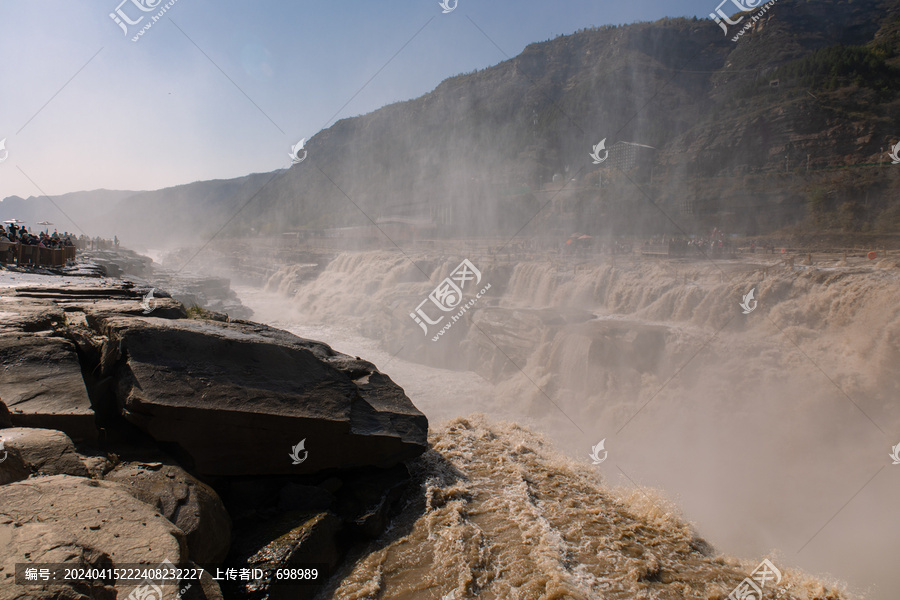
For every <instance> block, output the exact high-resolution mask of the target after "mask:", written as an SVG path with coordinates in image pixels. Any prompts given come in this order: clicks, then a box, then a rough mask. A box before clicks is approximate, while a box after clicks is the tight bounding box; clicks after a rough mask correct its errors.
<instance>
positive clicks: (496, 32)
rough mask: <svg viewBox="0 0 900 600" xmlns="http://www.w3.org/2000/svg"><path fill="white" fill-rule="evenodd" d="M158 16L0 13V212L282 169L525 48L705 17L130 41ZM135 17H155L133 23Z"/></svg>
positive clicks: (209, 32) (480, 21)
mask: <svg viewBox="0 0 900 600" xmlns="http://www.w3.org/2000/svg"><path fill="white" fill-rule="evenodd" d="M169 1H171V0H125V2H124V4H121V5H120V2H122V0H90V1H80V2H71V1H65V0H43V1H42V2H33V1H30V0H0V56H2V57H3V58H2V60H0V82H2V84H0V85H2V88H0V89H2V93H0V140H2V139H3V138H6V150H7V151H8V152H9V155H8V157H7V159H6V160H5V161H4V162H2V163H0V198H4V197H7V196H10V195H13V194H15V195H20V196H23V197H24V196H30V195H40V194H41V193H42V192H43V193H46V194H49V195H51V196H52V195H57V194H62V193H65V192H69V191H78V190H90V189H99V188H105V189H134V190H144V189H158V188H162V187H167V186H171V185H177V184H180V183H188V182H191V181H197V180H203V179H224V178H230V177H237V176H240V175H245V174H247V173H253V172H263V171H271V170H274V169H278V168H281V167H286V166H288V165H289V164H290V159H289V157H288V153H289V151H290V147H291V145H293V144H294V143H296V142H297V141H298V140H299V139H300V138H303V137H306V138H310V137H312V136H313V135H315V133H316V132H318V131H320V130H321V129H323V128H325V127H328V126H330V125H331V124H333V123H334V121H335V120H337V119H340V118H344V117H350V116H354V115H359V114H364V113H367V112H370V111H372V110H375V109H377V108H379V107H381V106H384V105H386V104H390V103H392V102H396V101H399V100H407V99H410V98H415V97H418V96H420V95H422V94H424V93H427V92H429V91H431V90H433V89H434V88H435V87H436V86H437V85H438V83H440V82H441V81H442V80H443V79H446V78H447V77H450V76H453V75H456V74H459V73H464V72H468V71H472V70H474V69H481V68H484V67H487V66H490V65H494V64H497V63H498V62H501V61H503V60H505V59H506V56H504V53H505V54H506V55H508V56H509V57H513V56H515V55H516V54H518V53H519V52H521V51H522V49H523V48H524V47H525V46H526V45H527V44H529V43H532V42H538V41H544V40H547V39H550V38H553V37H555V36H556V35H559V34H566V33H571V32H573V31H576V30H578V29H581V28H584V27H591V26H599V25H605V24H610V23H614V24H623V23H632V22H636V21H652V20H656V19H658V18H661V17H664V16H695V15H696V16H700V17H704V18H705V17H706V16H707V15H708V14H709V13H710V12H711V11H712V10H713V9H714V8H715V5H716V4H717V2H711V1H710V0H690V1H685V2H680V3H677V4H676V3H672V2H663V1H657V0H652V1H638V2H611V1H609V0H605V1H600V0H593V1H586V0H585V1H582V0H573V1H566V2H550V1H543V2H538V1H535V0H523V1H519V2H512V1H495V2H483V1H481V2H480V1H476V0H459V1H458V5H457V7H456V9H455V10H453V11H452V12H450V13H448V14H443V13H442V11H441V7H440V6H439V5H438V0H401V1H395V2H387V1H386V0H383V1H376V0H290V1H279V2H275V1H268V2H267V1H261V2H260V1H257V2H252V3H251V2H237V1H234V0H224V1H222V0H218V1H212V0H176V1H175V2H174V5H173V6H171V7H170V8H169V9H168V10H167V11H166V12H165V14H164V15H163V16H162V18H161V19H159V21H157V22H155V23H154V24H153V25H152V27H151V28H149V29H148V30H147V31H146V32H145V33H144V35H143V36H142V37H140V38H139V40H138V41H137V42H133V41H131V40H132V37H133V35H134V34H136V33H137V31H138V30H139V29H140V28H141V27H142V26H144V25H146V24H147V23H148V22H149V21H150V17H151V15H155V14H157V12H159V10H162V7H163V6H165V5H166V3H167V2H169ZM142 2H143V3H144V5H145V6H147V5H149V6H150V7H155V8H154V9H153V10H152V11H150V12H143V11H141V10H140V9H139V8H138V7H137V6H136V4H140V3H142ZM157 4H158V6H157ZM451 6H452V4H451ZM117 7H120V8H121V11H122V13H123V14H124V15H126V16H127V17H128V18H129V19H131V20H133V21H134V20H137V19H138V18H139V17H140V16H142V15H143V16H144V18H143V20H142V21H141V22H140V23H139V24H137V25H133V26H129V34H128V35H126V34H125V33H124V32H123V31H122V29H120V28H119V26H118V25H117V24H116V23H115V22H114V21H113V19H112V18H110V16H109V15H110V13H113V12H114V11H115V10H116V8H117ZM473 23H474V24H477V26H478V27H480V28H481V29H482V30H483V31H484V34H482V33H481V32H480V31H479V30H478V28H476V26H475V25H474V24H473ZM710 26H711V27H715V25H714V24H712V23H710ZM485 34H486V35H487V36H488V37H489V38H490V39H487V38H486V37H485ZM495 44H496V45H495ZM498 46H499V48H500V49H498ZM401 48H402V49H401ZM501 49H502V52H501ZM398 51H399V52H398ZM395 54H396V56H394V55H395ZM392 57H394V58H393V60H392ZM379 70H380V72H379ZM373 76H374V77H373ZM370 80H371V81H370ZM366 82H369V83H368V85H365V84H366ZM364 85H365V87H363V86H364ZM361 88H362V89H361ZM355 94H356V96H355V97H354V95H355ZM351 98H353V100H352V101H350V100H351ZM348 101H350V102H349V104H347V105H346V106H345V107H344V104H345V103H347V102H348ZM341 107H343V109H341ZM339 109H341V110H340V113H339V114H337V116H334V115H335V113H337V112H338V111H339ZM3 156H4V153H3V152H2V151H0V158H2V157H3Z"/></svg>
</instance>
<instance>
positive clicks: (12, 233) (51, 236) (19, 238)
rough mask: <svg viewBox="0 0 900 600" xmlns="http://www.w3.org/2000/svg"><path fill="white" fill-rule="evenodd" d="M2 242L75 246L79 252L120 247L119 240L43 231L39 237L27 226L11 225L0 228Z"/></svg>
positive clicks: (49, 246) (48, 246)
mask: <svg viewBox="0 0 900 600" xmlns="http://www.w3.org/2000/svg"><path fill="white" fill-rule="evenodd" d="M0 242H8V243H13V244H16V243H20V244H22V245H25V246H40V247H41V248H64V247H66V246H75V247H76V248H78V249H79V250H109V249H113V248H118V247H119V238H118V237H115V238H113V239H112V240H106V239H103V238H101V237H93V238H92V237H88V236H86V235H83V234H82V235H80V236H77V235H75V234H74V233H69V232H68V231H64V232H62V233H59V232H58V231H57V230H55V229H54V230H53V233H50V232H49V230H47V231H41V232H39V233H38V234H37V235H35V234H34V233H31V232H29V231H28V228H27V227H25V226H21V227H20V226H18V225H16V224H15V223H10V224H8V225H7V226H6V228H5V229H4V228H2V227H0Z"/></svg>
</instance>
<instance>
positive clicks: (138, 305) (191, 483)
mask: <svg viewBox="0 0 900 600" xmlns="http://www.w3.org/2000/svg"><path fill="white" fill-rule="evenodd" d="M7 277H8V276H7ZM39 279H40V277H32V278H31V280H32V281H38V280H39ZM76 279H77V278H68V279H66V280H62V279H61V278H53V277H45V278H44V281H43V282H40V281H38V283H31V284H29V285H27V286H20V287H6V288H2V289H0V358H2V363H3V369H2V370H0V398H2V402H0V442H3V444H4V446H5V448H4V449H3V456H4V457H6V458H5V459H4V460H2V461H0V541H2V542H3V543H2V544H0V546H2V548H3V549H2V551H0V598H2V599H3V600H6V599H7V598H9V599H12V598H16V599H17V600H23V599H25V598H57V597H62V596H60V594H62V595H63V596H64V597H66V598H70V597H71V598H87V597H96V598H113V597H116V596H115V594H116V593H117V592H118V594H119V596H118V597H124V595H127V594H128V593H130V592H131V591H132V590H133V589H135V588H136V587H139V586H138V585H137V584H138V583H140V582H134V581H131V582H123V581H119V582H115V581H99V582H95V585H94V586H93V587H92V586H91V585H89V584H88V583H87V582H80V583H78V582H73V583H71V584H68V583H63V582H58V583H54V584H52V585H51V584H46V585H43V584H41V585H37V584H35V585H29V584H28V583H27V582H23V581H21V580H15V578H14V577H13V575H14V573H15V572H16V565H17V564H20V565H21V564H22V563H29V564H31V563H36V562H41V563H62V564H65V565H66V566H68V567H71V568H76V567H82V568H89V567H95V568H102V567H104V566H107V567H110V566H120V565H123V564H131V563H143V564H146V566H149V567H155V566H157V565H158V564H160V563H162V562H163V561H166V560H168V561H171V562H172V563H173V564H176V565H182V566H184V565H194V564H202V565H204V566H209V565H217V564H222V562H223V561H226V559H227V561H228V564H229V566H237V567H241V566H253V567H263V566H272V565H281V566H284V565H295V566H296V565H297V564H298V563H304V562H306V563H309V562H311V561H315V562H316V563H318V564H319V566H320V568H322V569H323V573H324V570H326V569H331V568H334V567H335V566H336V565H337V563H338V561H339V560H340V559H341V557H342V555H343V553H344V552H345V551H346V548H347V545H348V544H350V543H352V542H353V541H354V540H356V539H359V538H361V537H362V538H367V537H369V536H374V535H378V534H379V533H380V532H381V531H382V530H383V528H384V527H385V526H386V524H387V520H388V519H387V515H388V514H389V512H390V510H391V509H392V506H393V505H394V503H395V501H396V500H397V498H398V497H399V495H400V493H402V491H403V489H404V488H405V485H406V482H407V481H408V479H409V477H408V473H407V471H406V468H405V466H404V464H403V463H404V461H407V460H409V459H412V458H414V457H416V456H418V455H419V454H421V453H422V452H423V451H424V450H425V449H426V446H427V439H426V436H427V432H428V421H427V419H426V418H425V416H424V415H423V414H422V413H421V412H419V411H418V410H417V409H416V408H415V407H414V406H413V404H412V402H410V400H409V398H407V397H406V395H405V394H404V393H403V390H402V389H401V388H400V387H399V386H397V385H396V384H395V383H394V382H393V381H391V379H390V377H388V376H387V375H385V374H383V373H381V372H380V371H379V370H378V369H377V368H376V367H375V366H374V365H373V364H371V363H369V362H366V361H364V360H362V359H359V358H353V357H350V356H346V355H343V354H341V353H339V352H335V351H334V350H333V349H331V348H330V347H329V346H327V345H326V344H323V343H320V342H315V341H312V340H306V339H301V338H297V337H296V336H293V335H291V334H288V333H286V332H284V331H279V330H276V329H272V328H269V327H266V326H264V325H259V324H256V323H250V322H246V321H237V322H229V321H228V320H227V317H224V316H222V317H217V319H218V320H212V319H203V318H188V317H187V311H186V310H185V308H184V306H183V305H181V304H180V303H178V302H177V301H175V300H173V299H172V298H167V297H156V298H153V299H152V300H150V301H148V300H147V299H145V298H144V297H143V296H142V295H141V294H140V293H138V292H137V291H136V290H135V288H134V287H133V286H132V285H131V284H127V283H123V282H121V281H117V280H109V279H100V280H96V279H90V280H87V281H89V283H84V282H78V281H75V280H76ZM73 442H74V444H73ZM76 449H77V451H76ZM94 507H97V510H96V511H95V510H94ZM72 515H74V516H72ZM182 583H185V582H182ZM190 587H191V588H192V590H193V591H191V592H190V593H191V594H194V597H196V598H217V597H221V596H220V591H219V587H218V585H217V583H216V582H215V581H212V580H209V578H207V579H206V580H204V581H203V582H193V584H192V586H190ZM280 589H281V588H280ZM286 589H287V590H288V591H287V593H290V594H293V596H292V597H306V596H304V594H308V593H311V592H312V591H314V590H315V589H316V588H315V587H309V586H304V587H303V589H294V590H293V591H291V590H290V589H289V588H283V589H281V591H280V592H279V593H286V592H285V590H286ZM173 590H174V591H173ZM178 591H179V590H178V589H174V588H171V587H170V588H167V591H166V592H165V593H166V594H167V595H166V596H165V597H166V598H174V597H175V596H174V594H175V593H176V592H178ZM229 593H231V594H232V595H233V596H234V597H260V598H262V597H266V595H267V594H269V591H268V584H267V583H265V582H256V583H255V584H254V586H249V584H248V586H244V587H241V586H236V587H235V589H233V590H231V592H229ZM79 594H80V595H79ZM185 597H190V596H185Z"/></svg>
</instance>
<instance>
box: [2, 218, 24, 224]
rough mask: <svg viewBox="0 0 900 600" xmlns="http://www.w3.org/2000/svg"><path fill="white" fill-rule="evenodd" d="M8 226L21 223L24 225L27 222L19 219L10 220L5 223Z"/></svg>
mask: <svg viewBox="0 0 900 600" xmlns="http://www.w3.org/2000/svg"><path fill="white" fill-rule="evenodd" d="M3 222H4V223H6V224H7V225H18V224H19V223H24V222H25V221H20V220H18V219H10V220H8V221H3Z"/></svg>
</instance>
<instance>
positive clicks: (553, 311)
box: [0, 0, 900, 600]
mask: <svg viewBox="0 0 900 600" xmlns="http://www.w3.org/2000/svg"><path fill="white" fill-rule="evenodd" d="M703 7H706V5H705V4H704V5H703ZM460 8H463V2H461V3H460ZM714 8H715V7H714V6H713V5H710V6H709V7H706V8H702V9H700V10H699V11H687V12H697V14H700V16H701V17H703V18H697V17H696V16H688V17H682V16H679V15H675V14H673V15H672V16H671V18H668V17H667V18H663V19H660V20H658V21H654V22H647V21H646V19H643V20H640V22H635V23H633V24H630V25H621V24H604V25H596V24H595V22H590V23H588V22H584V23H581V25H580V26H579V27H570V28H569V31H570V33H567V34H566V35H561V36H550V37H551V38H552V39H547V40H546V41H540V40H536V39H535V40H532V41H533V43H527V44H523V45H522V48H521V52H518V53H517V54H516V55H515V56H505V57H503V56H498V55H497V54H496V53H495V54H493V55H492V57H491V59H490V60H488V59H484V60H482V61H480V62H476V63H475V64H474V65H471V66H473V68H472V69H471V70H467V71H466V72H463V73H459V74H454V75H452V76H449V77H447V78H445V79H443V81H441V82H440V83H439V84H437V85H436V87H433V88H431V89H430V91H427V92H424V93H422V90H421V89H420V88H422V86H423V85H424V83H421V81H418V80H417V82H416V83H417V85H418V87H415V88H414V89H415V93H413V92H412V91H410V92H409V93H408V94H407V95H406V96H404V97H403V99H402V101H398V102H393V101H392V100H390V101H389V100H386V99H385V98H386V97H387V96H386V95H385V94H386V93H387V92H385V90H383V89H382V90H380V91H379V94H373V96H374V97H377V98H378V100H377V101H376V100H372V101H371V102H370V104H368V105H366V106H365V107H364V110H363V109H362V108H360V107H356V108H357V110H358V111H359V113H360V114H359V116H352V117H347V116H345V115H344V114H341V113H340V111H339V113H338V115H339V116H337V118H336V119H335V120H332V121H327V120H326V121H325V122H326V126H325V127H323V128H321V129H317V130H315V131H314V132H311V135H309V139H308V140H307V141H306V143H305V146H304V154H303V158H302V159H301V158H300V156H296V155H295V156H292V157H287V156H284V157H280V158H281V159H282V162H283V163H287V160H286V159H287V158H292V159H293V161H292V164H291V165H290V166H286V165H285V164H280V163H277V161H275V160H273V161H272V162H271V165H272V168H271V169H270V170H262V169H260V168H258V167H257V164H258V163H254V162H252V161H250V160H249V159H248V161H247V164H253V165H254V166H253V168H252V170H254V171H257V172H253V173H249V172H247V171H249V170H251V169H247V170H245V171H242V172H241V173H242V174H240V175H234V173H229V175H228V176H227V178H222V179H209V178H206V179H204V180H198V181H192V182H187V183H182V184H177V185H175V184H172V182H169V181H167V182H166V187H160V188H159V189H154V190H149V191H148V190H139V189H135V190H129V191H124V190H119V191H110V190H105V189H100V186H102V185H103V182H102V181H101V182H99V183H98V189H97V190H95V191H82V192H75V191H73V192H71V193H68V194H61V195H57V196H47V195H46V194H39V193H35V194H34V195H33V196H30V197H28V198H24V197H19V196H8V197H7V198H6V199H5V200H3V201H2V202H0V216H2V217H3V218H4V219H7V218H22V219H24V220H27V221H28V222H29V223H37V221H38V219H46V218H50V219H51V220H52V221H53V223H55V225H52V226H50V228H51V229H53V228H57V229H59V230H60V231H62V230H63V229H65V230H68V231H72V232H74V233H76V234H87V235H89V236H101V237H107V238H110V237H113V236H117V237H118V238H119V239H121V240H122V243H123V245H125V246H127V247H128V248H131V249H134V250H136V251H138V252H141V253H144V254H147V255H149V256H151V257H153V259H154V260H155V261H156V263H157V264H158V265H159V266H161V267H163V268H165V269H168V270H170V271H174V272H177V273H183V274H194V275H196V276H208V275H216V276H222V277H227V278H228V279H229V280H230V282H231V285H232V287H233V288H234V290H235V291H236V292H237V294H238V296H239V297H240V299H241V301H242V302H243V304H244V305H246V306H247V307H249V308H251V309H252V310H253V311H254V319H255V320H257V321H260V322H263V323H266V324H269V325H273V326H276V327H280V328H284V329H286V330H288V331H291V332H293V333H296V334H298V335H300V336H302V337H310V338H313V339H317V340H321V341H324V342H326V343H328V344H330V345H331V346H332V347H334V348H335V349H336V350H338V351H340V352H344V353H347V354H349V355H352V356H362V357H363V358H365V359H366V360H370V361H371V362H373V363H375V364H376V365H377V367H378V368H379V369H380V370H382V371H383V372H385V373H388V374H389V375H390V376H391V377H392V378H393V379H394V381H396V382H397V383H398V384H400V385H401V386H402V387H403V388H404V390H405V391H406V393H407V395H408V396H409V397H410V398H411V399H412V401H413V402H414V403H415V405H416V406H417V407H418V408H419V409H420V410H422V411H423V412H424V413H425V414H426V415H427V416H428V417H429V419H431V420H432V421H433V422H434V423H435V424H437V423H446V422H448V421H451V420H452V419H455V418H458V417H467V416H469V415H472V414H475V413H481V414H484V415H485V416H486V417H485V418H486V419H488V420H489V421H490V422H493V423H497V422H501V421H503V422H507V423H510V424H513V425H514V426H522V427H527V428H530V429H531V430H532V431H534V432H536V433H537V434H539V435H543V436H546V438H547V439H549V440H550V441H552V444H553V446H554V447H555V448H556V449H557V450H558V451H559V452H561V453H562V454H563V455H564V456H565V458H566V459H567V460H568V461H571V462H572V463H578V464H586V465H590V464H591V460H592V459H591V456H590V455H591V453H592V450H593V448H594V447H595V445H597V444H598V443H599V442H601V440H602V441H603V442H604V444H605V447H604V449H605V450H606V451H607V452H608V459H605V460H604V461H603V462H602V464H596V465H595V466H594V469H595V470H596V473H597V476H598V477H599V479H600V480H601V481H602V482H603V484H604V485H607V486H609V487H614V488H620V492H621V493H624V494H627V493H631V492H635V491H637V493H640V494H641V495H643V496H644V497H645V498H646V499H647V501H648V502H650V503H651V504H655V505H657V506H659V507H661V508H660V510H664V511H669V510H673V509H672V507H677V508H676V509H674V510H677V511H679V512H680V514H681V515H682V516H683V517H684V518H685V519H686V520H687V521H689V522H690V524H691V526H692V527H693V528H694V530H695V531H696V533H697V535H699V536H701V537H702V538H704V539H706V540H707V541H708V542H710V543H711V544H712V545H713V546H715V548H716V550H717V551H718V552H721V553H723V554H725V555H728V556H751V557H764V556H768V557H774V560H776V561H777V562H778V564H779V565H783V566H784V567H786V568H791V569H798V570H802V571H805V572H807V573H809V574H811V575H814V576H817V577H819V578H820V579H822V580H823V581H827V582H831V583H834V584H835V585H838V586H846V588H847V590H848V591H849V592H850V594H851V595H857V596H859V597H866V598H870V599H872V600H888V598H893V597H894V596H895V593H894V592H893V590H894V589H896V588H897V587H898V586H900V573H898V572H897V570H896V569H894V568H893V567H892V564H891V562H892V559H893V557H894V556H896V555H897V554H898V553H900V541H898V540H897V536H896V535H895V533H896V531H897V530H898V526H900V514H898V512H897V511H896V510H895V509H894V508H893V504H894V498H896V497H897V495H898V494H900V482H898V481H897V480H896V478H894V477H893V475H894V473H895V471H894V468H895V467H894V465H893V464H892V462H891V458H890V453H891V450H892V447H893V446H894V445H896V444H898V443H900V405H898V404H897V402H896V398H897V397H898V394H900V305H898V303H897V295H898V292H900V270H898V269H900V254H898V252H900V244H898V240H900V238H898V234H900V208H898V206H900V205H898V202H897V197H898V196H897V192H898V190H900V167H895V166H894V165H892V163H891V160H890V159H889V158H887V156H888V155H887V151H888V150H889V149H891V147H892V144H894V143H897V142H898V140H897V139H896V136H897V135H898V132H900V108H898V107H900V105H898V103H897V101H896V100H894V98H895V97H896V92H897V91H900V83H898V82H900V77H898V76H900V71H898V69H897V64H898V61H900V58H898V56H900V55H898V51H897V50H896V49H897V48H900V45H898V43H897V32H896V27H895V26H893V25H892V23H893V21H892V20H891V17H890V16H889V15H893V14H896V11H897V10H900V5H898V4H897V2H887V1H881V0H877V1H876V0H869V1H867V2H862V3H853V5H846V4H841V3H837V2H825V3H821V6H818V7H817V6H814V5H811V4H809V3H806V4H803V3H800V2H792V1H791V0H780V1H779V2H778V4H777V8H776V9H773V10H771V11H769V12H768V13H766V15H765V16H764V17H762V18H761V19H760V20H759V24H758V25H756V26H755V27H754V28H753V29H752V30H751V31H750V33H748V34H747V35H745V36H744V39H742V40H741V41H739V42H737V43H735V42H732V41H731V40H730V36H729V37H723V36H722V30H721V29H720V28H719V26H717V25H716V24H715V23H714V22H713V21H711V20H710V19H707V18H705V12H706V11H707V9H708V10H713V9H714ZM679 12H681V11H679ZM746 12H748V13H750V12H752V11H746ZM473 14H475V13H473ZM475 16H476V17H477V16H478V15H477V14H475ZM745 16H746V18H747V20H748V22H749V19H750V15H749V14H747V15H745ZM470 20H472V19H471V18H470ZM636 20H637V19H636ZM472 22H473V23H476V21H475V20H472ZM604 23H611V22H610V21H604ZM476 27H477V25H476ZM482 33H483V32H482ZM469 34H471V35H474V34H472V32H471V31H470V32H469ZM485 35H487V34H485ZM479 36H480V34H479ZM148 38H149V36H148ZM483 38H484V36H480V37H478V40H479V43H482V42H485V40H484V39H483ZM823 39H825V40H826V41H823ZM885 39H888V40H889V41H890V43H888V42H887V41H883V40H885ZM879 40H881V41H879ZM491 41H492V40H491ZM491 47H492V48H493V46H491ZM832 53H834V54H832ZM504 54H505V53H504ZM832 66H833V67H834V68H832ZM334 77H335V79H339V76H337V75H335V76H334ZM242 83H243V81H242ZM235 85H237V84H235ZM429 86H430V84H429ZM364 87H365V86H364ZM413 87H414V86H410V87H409V88H404V89H405V90H407V89H412V88H413ZM292 89H293V85H292ZM361 91H362V90H361ZM351 100H352V98H351ZM382 102H383V103H384V105H383V106H381V107H377V106H376V104H379V103H382ZM372 103H375V104H372ZM279 105H280V104H279ZM345 106H346V105H345ZM330 108H335V109H336V108H337V106H334V107H330ZM330 108H329V110H330ZM283 110H285V111H287V110H288V109H287V108H283ZM297 110H298V111H299V110H300V109H299V108H298V109H297ZM317 110H319V112H321V110H323V109H321V108H319V107H317ZM354 114H356V113H354ZM316 115H317V117H318V116H319V114H318V113H316ZM255 116H256V117H258V116H259V115H255ZM320 120H323V119H320ZM316 123H318V121H316ZM303 126H304V127H307V128H308V129H309V128H313V126H312V125H309V124H308V123H306V122H305V121H304V123H303ZM294 129H295V130H299V129H301V127H300V126H296V127H294ZM294 137H296V138H297V139H299V138H300V137H301V135H296V136H294ZM294 137H292V138H290V139H291V142H290V144H287V143H282V141H281V140H279V142H278V148H280V149H281V150H283V151H284V152H282V154H285V153H286V152H287V150H288V148H289V147H290V146H291V144H294V143H295V142H296V141H297V139H294ZM272 147H273V148H274V147H275V144H274V143H273V144H272ZM281 150H279V151H281ZM895 151H896V150H895ZM601 159H602V160H601ZM275 165H278V166H275ZM892 167H893V168H892ZM198 172H199V171H198ZM204 172H206V171H204ZM198 179H200V177H199V176H198ZM170 184H172V185H170ZM133 187H135V188H140V187H142V186H141V185H140V184H136V185H135V186H133ZM144 187H148V186H144ZM47 215H55V217H48V216H47ZM700 241H703V242H704V243H705V244H707V245H706V246H698V245H697V243H698V242H700ZM717 243H718V244H719V245H718V246H717V245H716V244H717ZM673 244H675V245H673ZM679 244H683V246H679ZM682 247H683V248H686V250H685V251H684V252H678V251H673V248H676V249H677V248H682ZM765 248H768V249H769V250H770V253H764V252H763V250H764V249H765ZM751 249H752V250H753V251H751ZM872 252H874V256H872V255H871V253H872ZM461 269H462V271H461ZM448 282H449V283H448ZM150 283H151V284H152V281H151V282H150ZM751 291H752V294H753V295H752V296H749V297H748V294H749V293H751ZM448 294H449V296H448ZM748 298H749V300H748ZM749 306H752V307H753V308H752V309H749V310H748V307H749ZM895 464H896V463H895Z"/></svg>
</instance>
